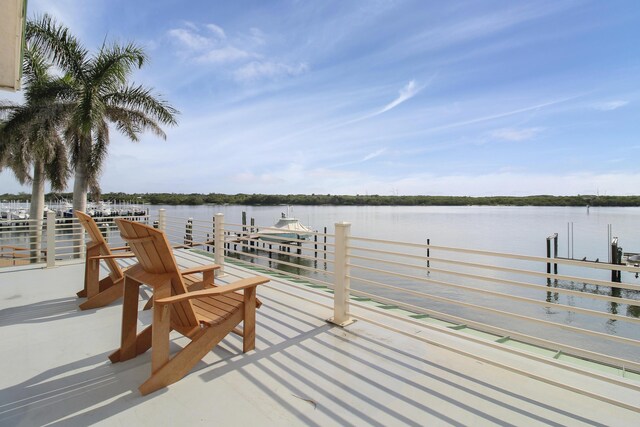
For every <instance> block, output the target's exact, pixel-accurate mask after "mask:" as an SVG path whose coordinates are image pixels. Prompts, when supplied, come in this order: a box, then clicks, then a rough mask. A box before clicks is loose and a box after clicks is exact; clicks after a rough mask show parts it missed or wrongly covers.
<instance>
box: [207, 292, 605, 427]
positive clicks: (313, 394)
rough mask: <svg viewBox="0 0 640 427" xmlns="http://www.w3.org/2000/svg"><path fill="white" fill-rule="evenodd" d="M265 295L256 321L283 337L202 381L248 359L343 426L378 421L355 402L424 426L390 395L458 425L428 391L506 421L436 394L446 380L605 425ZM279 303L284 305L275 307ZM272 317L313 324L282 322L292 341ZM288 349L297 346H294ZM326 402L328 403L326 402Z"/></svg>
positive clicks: (478, 413) (514, 407)
mask: <svg viewBox="0 0 640 427" xmlns="http://www.w3.org/2000/svg"><path fill="white" fill-rule="evenodd" d="M263 299H264V300H265V302H266V303H267V304H268V307H269V311H266V310H265V312H264V313H262V317H263V322H262V324H261V325H260V327H261V328H263V329H267V330H268V331H269V332H270V333H271V335H272V336H273V335H276V336H279V337H280V338H282V341H281V342H278V343H275V342H268V341H265V340H263V341H264V342H263V345H262V346H261V347H264V348H265V350H259V351H257V352H256V353H254V354H251V355H247V356H245V357H244V358H243V359H242V360H239V361H238V363H233V364H232V365H225V366H220V367H217V368H214V369H211V370H207V371H206V372H203V373H202V374H201V376H202V377H203V379H204V380H205V381H207V380H213V379H215V378H216V377H218V376H221V375H224V374H225V373H226V372H228V371H230V370H232V369H239V368H241V367H243V366H248V365H251V366H254V367H256V368H257V369H259V370H261V371H262V372H263V373H264V374H267V375H268V376H269V377H271V379H277V381H278V382H279V383H280V386H282V388H285V389H288V390H290V391H291V393H292V395H294V396H296V397H298V396H305V397H306V398H309V399H310V400H311V398H313V399H317V401H315V400H313V401H314V407H315V409H317V410H318V411H326V413H327V415H328V416H329V417H330V418H332V419H334V420H336V421H337V422H339V423H341V424H345V425H346V424H350V423H351V422H352V420H349V419H343V418H341V415H340V413H342V412H343V411H344V412H347V413H352V414H356V415H357V417H358V418H359V419H360V420H361V421H362V422H364V423H365V424H367V425H383V424H382V423H381V422H380V421H379V420H377V419H376V418H375V415H372V414H371V413H369V412H367V411H366V410H360V409H359V407H360V408H367V407H372V408H377V409H379V410H380V411H383V412H385V413H386V414H387V415H388V416H390V417H392V418H393V419H394V420H396V421H397V422H398V423H401V424H403V425H421V424H420V419H419V418H418V419H416V418H411V417H410V416H409V415H408V414H405V413H403V412H402V411H399V410H395V409H394V408H392V407H390V406H386V404H387V403H388V402H389V401H390V400H397V401H401V402H403V403H405V404H407V405H410V406H412V407H413V408H414V409H415V410H416V411H417V413H422V414H423V416H430V417H433V418H437V419H439V420H441V422H444V423H446V424H453V425H456V424H458V423H459V421H456V420H455V419H452V418H451V417H449V416H448V415H447V414H446V413H443V412H439V411H438V408H437V406H436V407H433V406H428V405H426V404H425V403H424V402H422V401H421V399H420V397H419V396H420V395H430V396H431V397H435V398H436V399H438V400H440V401H445V402H447V403H448V404H450V405H453V406H455V407H457V408H459V410H460V411H464V412H466V413H468V414H469V415H472V416H473V417H474V418H475V419H477V420H478V421H480V420H483V422H485V423H490V424H498V425H500V424H503V423H504V420H501V419H499V418H496V417H495V416H492V415H491V414H490V413H489V412H486V411H483V410H481V409H479V408H476V407H474V406H473V405H471V404H467V403H465V402H464V401H461V400H457V399H455V398H453V397H451V396H449V395H446V394H444V393H442V392H439V391H438V389H439V390H442V386H444V387H446V388H448V389H451V390H456V391H457V392H463V393H464V394H467V395H472V396H474V397H476V398H480V399H483V400H484V401H486V402H487V403H488V404H490V405H495V406H499V407H502V408H503V409H504V410H507V411H510V412H512V413H514V414H518V415H519V416H523V417H526V418H528V419H529V420H530V422H532V423H541V424H548V425H560V424H557V423H554V422H553V421H551V420H549V419H547V418H545V417H544V415H540V414H537V413H534V412H531V411H528V410H527V409H525V407H530V406H531V405H533V406H534V407H537V408H541V409H543V410H544V411H546V412H550V413H556V414H559V415H562V416H565V417H568V418H571V419H573V420H575V421H576V422H579V423H584V424H586V425H593V426H603V424H600V423H597V422H594V421H593V420H590V419H587V418H585V417H582V416H581V415H580V414H578V413H576V412H569V411H567V410H564V409H562V408H558V407H556V406H552V405H549V404H545V403H543V402H540V401H537V400H535V399H532V398H530V397H528V396H527V393H526V391H525V390H522V393H519V392H514V391H512V390H509V389H506V388H504V387H501V386H500V385H497V384H493V383H488V382H486V381H483V380H480V379H478V378H474V377H472V376H469V375H467V374H465V373H462V372H459V371H456V370H455V369H454V368H452V367H448V366H444V365H441V364H437V363H435V362H432V361H430V360H428V359H427V358H425V357H422V356H417V355H415V354H412V353H411V352H410V351H406V350H403V349H402V348H398V347H395V346H393V345H392V344H390V343H385V342H384V341H382V340H377V339H375V338H373V337H370V336H368V335H366V334H362V333H359V332H357V331H353V328H345V329H341V328H337V327H332V326H330V325H325V326H321V327H317V326H315V324H314V323H313V322H312V321H304V320H303V319H304V318H305V317H308V316H309V314H308V313H306V312H304V311H303V310H300V309H299V308H298V307H295V306H289V305H283V304H281V303H279V302H276V301H275V300H270V299H268V298H263ZM278 306H280V307H281V308H278ZM275 316H278V317H279V318H282V317H290V318H291V319H295V320H296V321H297V322H298V323H302V324H303V325H304V326H303V328H304V329H307V328H311V330H303V329H301V328H300V327H294V326H292V325H293V324H295V323H294V322H285V323H286V325H287V326H286V329H288V330H289V331H288V332H289V333H291V332H292V333H293V334H294V336H295V343H291V342H290V340H291V338H290V337H289V336H288V335H285V334H283V333H282V332H281V331H282V329H281V327H279V328H278V329H275V328H273V327H271V326H270V325H274V324H275V323H278V324H280V325H282V324H283V322H282V321H281V319H280V320H279V319H278V318H276V317H275ZM320 349H321V350H320ZM292 350H295V352H294V351H292ZM337 357H338V358H342V359H344V360H347V359H348V360H349V365H350V366H340V365H339V364H338V365H336V363H337V362H336V360H339V359H337ZM261 359H266V360H268V361H269V365H273V366H275V367H276V368H277V369H279V370H281V371H284V372H287V374H288V376H290V377H291V379H287V378H286V377H284V376H282V375H277V374H276V373H274V372H272V370H271V369H270V368H268V367H267V366H266V365H265V364H263V363H260V360H261ZM381 360H384V363H379V362H380V361H381ZM318 364H323V365H324V366H329V365H334V366H337V370H338V371H341V372H340V375H338V376H337V377H336V376H331V375H329V374H327V373H326V372H323V371H322V370H321V369H319V368H317V367H316V366H317V365H318ZM355 364H357V365H359V366H360V369H355V368H353V365H355ZM452 377H453V379H452ZM374 378H384V380H375V379H374ZM416 378H422V379H423V380H424V379H426V380H427V381H429V382H433V383H434V385H435V384H438V386H437V387H428V386H427V385H425V383H424V381H416ZM251 381H252V382H254V384H255V385H256V386H258V387H260V388H263V391H265V392H268V391H269V390H268V388H267V387H266V385H264V384H261V383H259V382H256V380H255V378H254V377H252V379H251ZM323 383H335V384H337V386H338V387H339V388H340V390H342V391H345V392H346V394H347V395H348V396H350V400H349V401H345V400H344V399H342V398H340V397H338V396H336V395H334V394H333V393H332V391H331V390H327V389H326V388H324V387H323V386H322V384H323ZM362 383H366V384H368V385H369V386H370V388H371V389H373V390H376V391H383V392H384V395H385V399H384V400H383V401H379V400H378V401H376V400H375V398H372V397H370V395H369V394H368V393H367V392H366V391H364V392H363V388H362V387H361V386H360V387H359V386H358V385H357V384H362ZM393 383H402V385H403V390H402V392H399V391H398V389H395V388H394V387H393V386H391V385H389V384H393ZM465 384H467V385H465ZM481 388H486V389H490V390H493V391H495V392H497V393H500V394H501V395H503V396H504V397H505V398H507V397H508V398H509V399H514V400H515V401H516V402H521V403H522V405H520V404H518V403H508V402H505V401H503V400H502V399H499V398H494V397H491V396H488V395H486V394H483V393H482V391H481V390H479V389H481ZM270 397H271V398H272V399H274V400H276V401H277V402H278V404H280V405H283V406H286V405H287V402H286V400H285V399H282V398H280V397H279V396H274V395H273V394H271V395H270ZM354 400H359V401H360V402H361V404H360V405H355V404H353V401H354ZM320 402H322V403H320ZM325 402H326V403H327V405H323V403H325ZM512 402H513V401H512ZM327 406H332V407H333V408H337V409H331V408H328V407H327ZM454 418H455V417H454ZM301 420H302V421H304V422H305V424H307V425H313V424H314V422H313V421H312V420H311V419H304V418H302V419H301Z"/></svg>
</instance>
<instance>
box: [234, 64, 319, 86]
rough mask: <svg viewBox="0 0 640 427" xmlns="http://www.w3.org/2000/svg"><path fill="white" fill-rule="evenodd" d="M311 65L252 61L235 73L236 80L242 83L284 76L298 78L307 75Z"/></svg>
mask: <svg viewBox="0 0 640 427" xmlns="http://www.w3.org/2000/svg"><path fill="white" fill-rule="evenodd" d="M308 70H309V65H308V64H306V63H299V64H296V65H291V64H285V63H283V62H272V61H264V62H263V61H252V62H250V63H248V64H247V65H244V66H242V67H241V68H239V69H237V70H236V71H235V73H234V77H235V79H236V80H238V81H241V82H247V81H255V80H259V79H262V78H271V79H275V78H280V77H283V76H297V75H300V74H303V73H306V72H307V71H308Z"/></svg>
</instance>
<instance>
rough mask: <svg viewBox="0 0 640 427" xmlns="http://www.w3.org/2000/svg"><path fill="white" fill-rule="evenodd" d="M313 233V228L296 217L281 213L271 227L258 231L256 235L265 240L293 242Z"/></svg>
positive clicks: (306, 237)
mask: <svg viewBox="0 0 640 427" xmlns="http://www.w3.org/2000/svg"><path fill="white" fill-rule="evenodd" d="M312 235H313V230H311V229H310V228H309V227H307V226H305V225H303V224H301V223H300V221H299V220H298V219H297V218H293V217H291V216H289V215H288V214H285V213H284V212H283V213H282V217H281V218H280V219H279V220H278V222H276V223H275V224H274V225H273V227H269V228H265V229H263V230H260V232H258V237H259V238H260V239H261V240H264V241H267V242H277V243H284V242H293V241H296V240H306V239H308V238H309V237H310V236H312Z"/></svg>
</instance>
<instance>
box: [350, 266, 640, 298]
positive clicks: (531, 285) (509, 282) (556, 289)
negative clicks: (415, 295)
mask: <svg viewBox="0 0 640 427" xmlns="http://www.w3.org/2000/svg"><path fill="white" fill-rule="evenodd" d="M350 257H351V258H352V259H359V260H365V261H374V262H376V263H384V264H390V265H395V266H400V267H409V268H412V269H415V270H422V271H425V272H435V273H442V274H448V275H452V276H458V277H465V278H467V279H476V280H482V281H485V282H491V283H500V284H503V285H510V286H517V287H521V288H528V289H534V290H538V291H545V292H553V293H558V294H566V295H574V296H577V297H580V298H589V299H594V300H601V301H607V302H614V303H618V304H628V305H638V306H640V300H635V299H631V298H623V297H616V296H607V295H600V294H594V293H591V292H582V291H575V290H572V289H564V288H560V287H557V286H554V287H550V286H547V285H540V284H535V283H528V282H520V281H516V280H510V279H501V278H498V277H492V276H482V275H479V274H473V273H463V272H458V271H452V270H446V269H441V268H436V267H431V266H429V267H425V266H422V265H415V264H406V263H401V262H397V261H390V260H384V259H378V258H369V257H362V256H358V255H353V254H352V255H350ZM382 271H387V270H382ZM516 271H517V272H521V273H523V274H526V273H527V271H526V270H524V271H521V270H516ZM387 274H390V275H394V274H396V273H394V272H388V273H387ZM542 277H545V276H544V275H543V276H542ZM578 280H582V279H579V278H578ZM585 281H586V280H585ZM604 283H606V286H609V287H612V286H616V285H617V283H613V282H604Z"/></svg>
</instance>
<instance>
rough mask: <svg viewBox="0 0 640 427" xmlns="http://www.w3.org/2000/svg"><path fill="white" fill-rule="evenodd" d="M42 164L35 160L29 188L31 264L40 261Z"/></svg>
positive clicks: (42, 202)
mask: <svg viewBox="0 0 640 427" xmlns="http://www.w3.org/2000/svg"><path fill="white" fill-rule="evenodd" d="M44 181H45V179H44V162H42V161H41V160H36V161H35V162H34V165H33V182H32V186H31V208H30V209H29V219H30V220H31V222H30V224H31V225H30V232H29V241H30V251H31V255H30V256H31V260H32V262H39V261H40V246H41V243H42V234H43V229H42V224H43V221H42V219H43V216H44Z"/></svg>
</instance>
